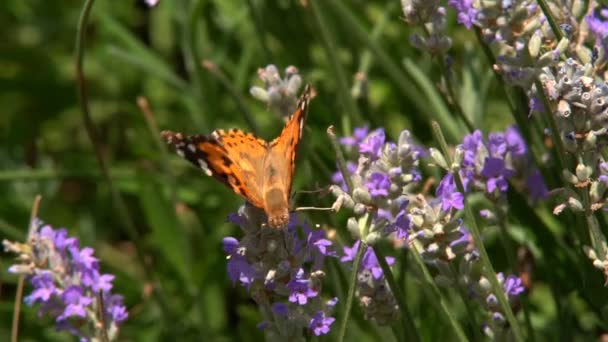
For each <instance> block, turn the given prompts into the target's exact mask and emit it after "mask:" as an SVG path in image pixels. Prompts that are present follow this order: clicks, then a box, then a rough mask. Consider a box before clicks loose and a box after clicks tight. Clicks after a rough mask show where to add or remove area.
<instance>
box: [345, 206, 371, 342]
mask: <svg viewBox="0 0 608 342" xmlns="http://www.w3.org/2000/svg"><path fill="white" fill-rule="evenodd" d="M365 221H366V222H365V225H366V226H367V228H368V229H369V226H370V224H371V217H370V215H369V214H368V215H367V218H366V219H365ZM366 249H367V244H366V243H365V242H363V241H361V243H359V249H357V254H356V255H355V260H354V261H353V269H352V270H351V274H350V279H349V283H348V294H347V295H346V299H345V300H346V302H345V308H344V315H343V316H342V322H340V330H339V332H338V342H343V341H344V337H345V336H346V327H347V326H348V319H349V317H350V312H351V310H352V307H353V300H354V299H355V287H356V286H357V275H358V273H359V267H360V265H361V259H363V253H364V252H365V250H366Z"/></svg>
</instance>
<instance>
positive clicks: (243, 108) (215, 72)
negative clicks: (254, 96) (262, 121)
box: [201, 60, 260, 135]
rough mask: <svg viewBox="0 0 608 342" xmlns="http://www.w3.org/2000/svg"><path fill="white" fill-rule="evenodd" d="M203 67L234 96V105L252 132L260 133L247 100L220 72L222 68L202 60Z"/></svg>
mask: <svg viewBox="0 0 608 342" xmlns="http://www.w3.org/2000/svg"><path fill="white" fill-rule="evenodd" d="M201 65H202V66H203V68H205V69H206V70H207V71H209V73H210V74H211V75H212V76H214V77H215V79H216V80H218V81H219V82H220V83H221V84H222V86H224V88H226V90H228V93H230V95H231V96H232V98H234V101H235V102H236V105H237V106H238V107H239V109H240V112H241V113H242V114H243V118H244V119H245V122H247V125H248V126H249V128H250V129H251V131H252V132H253V134H255V135H258V134H259V133H260V129H259V127H258V124H257V122H256V121H255V118H254V115H253V113H251V111H250V110H249V106H248V105H247V101H246V100H245V99H244V98H243V95H241V93H240V92H239V91H238V90H237V89H236V87H235V86H234V84H232V82H230V79H228V77H226V75H225V74H224V73H223V72H222V70H221V69H220V68H219V67H218V66H217V65H216V64H215V63H213V62H212V61H209V60H204V61H202V62H201Z"/></svg>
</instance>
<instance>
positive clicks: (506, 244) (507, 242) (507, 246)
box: [494, 203, 517, 272]
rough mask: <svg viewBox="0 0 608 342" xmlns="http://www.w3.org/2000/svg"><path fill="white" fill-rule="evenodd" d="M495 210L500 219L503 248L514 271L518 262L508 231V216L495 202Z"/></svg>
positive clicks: (498, 219)
mask: <svg viewBox="0 0 608 342" xmlns="http://www.w3.org/2000/svg"><path fill="white" fill-rule="evenodd" d="M494 212H495V213H496V218H497V221H498V228H499V231H500V239H501V242H502V245H503V249H504V250H505V256H506V257H507V262H508V263H509V268H510V269H511V271H512V272H515V269H516V268H517V264H516V262H515V257H514V256H513V253H512V252H513V251H514V250H515V248H513V245H512V244H511V238H510V237H509V234H508V232H507V222H506V220H507V218H506V217H505V215H504V213H503V212H502V210H500V208H499V207H498V205H497V204H496V203H494Z"/></svg>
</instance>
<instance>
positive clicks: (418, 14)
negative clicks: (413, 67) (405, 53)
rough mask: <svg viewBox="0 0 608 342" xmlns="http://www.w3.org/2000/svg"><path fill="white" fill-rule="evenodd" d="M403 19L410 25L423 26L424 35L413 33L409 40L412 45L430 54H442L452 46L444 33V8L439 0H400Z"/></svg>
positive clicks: (450, 40)
mask: <svg viewBox="0 0 608 342" xmlns="http://www.w3.org/2000/svg"><path fill="white" fill-rule="evenodd" d="M401 6H402V8H403V14H404V15H405V21H406V22H407V23H408V24H410V25H418V26H421V27H422V26H423V27H424V28H425V29H424V33H425V34H424V35H421V34H418V33H414V34H412V35H411V36H410V42H411V43H412V45H413V46H414V47H416V48H417V49H420V50H422V51H427V52H428V53H429V54H431V55H439V54H443V53H445V52H446V51H448V50H449V49H450V47H451V46H452V39H451V38H450V37H448V36H447V35H446V32H445V31H446V19H445V17H446V10H445V7H442V6H439V1H436V0H433V1H424V0H422V1H421V0H401Z"/></svg>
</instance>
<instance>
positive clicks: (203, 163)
mask: <svg viewBox="0 0 608 342" xmlns="http://www.w3.org/2000/svg"><path fill="white" fill-rule="evenodd" d="M197 161H198V166H200V168H201V169H202V170H203V172H205V174H206V175H207V176H211V175H212V174H213V172H211V170H210V169H209V166H208V165H207V162H206V161H204V160H202V159H200V158H199V159H198V160H197Z"/></svg>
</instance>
